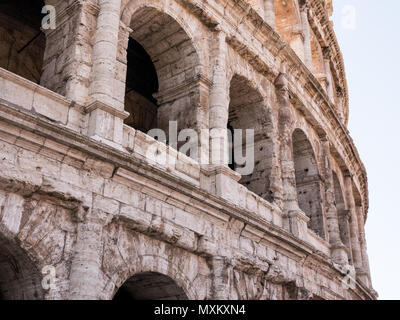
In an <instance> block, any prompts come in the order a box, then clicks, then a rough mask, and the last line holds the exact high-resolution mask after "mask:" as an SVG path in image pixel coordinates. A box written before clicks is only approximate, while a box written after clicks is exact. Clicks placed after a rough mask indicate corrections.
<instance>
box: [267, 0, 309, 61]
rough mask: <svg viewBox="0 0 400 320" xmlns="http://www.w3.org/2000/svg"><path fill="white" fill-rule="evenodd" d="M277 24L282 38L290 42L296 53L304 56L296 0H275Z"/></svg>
mask: <svg viewBox="0 0 400 320" xmlns="http://www.w3.org/2000/svg"><path fill="white" fill-rule="evenodd" d="M274 8H275V25H276V30H277V31H278V33H279V34H280V35H281V37H282V39H283V40H284V41H286V42H287V43H289V44H290V46H291V47H292V49H293V50H294V51H295V52H296V54H297V55H298V56H299V57H300V58H302V57H303V56H304V49H303V46H304V43H303V36H302V32H301V18H300V11H299V8H298V4H297V2H296V1H295V0H275V2H274Z"/></svg>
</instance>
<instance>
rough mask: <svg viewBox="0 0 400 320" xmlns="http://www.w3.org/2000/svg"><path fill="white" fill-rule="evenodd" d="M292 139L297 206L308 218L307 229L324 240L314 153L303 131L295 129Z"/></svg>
mask: <svg viewBox="0 0 400 320" xmlns="http://www.w3.org/2000/svg"><path fill="white" fill-rule="evenodd" d="M292 139H293V157H294V159H293V160H294V166H295V175H296V188H297V192H298V201H299V206H300V208H301V210H303V212H304V213H305V214H306V215H307V216H308V217H309V218H310V222H309V224H308V227H309V228H310V229H311V230H313V231H314V232H315V233H316V234H318V235H319V236H320V237H321V238H323V239H325V228H324V217H323V210H322V195H321V190H322V184H321V183H322V182H321V179H320V176H319V173H318V167H317V161H316V158H315V153H314V150H313V148H312V146H311V143H310V142H309V140H308V138H307V136H306V135H305V134H304V132H303V131H301V130H299V129H296V130H295V131H294V132H293V138H292Z"/></svg>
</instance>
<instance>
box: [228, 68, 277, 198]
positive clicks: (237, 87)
mask: <svg viewBox="0 0 400 320" xmlns="http://www.w3.org/2000/svg"><path fill="white" fill-rule="evenodd" d="M229 97H230V103H229V117H228V129H229V130H231V131H232V130H235V129H240V130H243V132H242V139H243V143H245V142H246V140H245V137H246V133H245V131H244V130H246V129H253V130H254V170H253V172H252V173H251V174H248V175H242V178H241V180H240V183H241V184H242V185H244V186H246V187H247V188H248V189H249V190H250V191H253V192H254V193H256V194H258V195H259V196H260V197H262V198H264V199H266V200H268V201H271V200H272V192H271V191H270V175H271V169H272V157H273V143H272V139H271V136H270V135H269V134H270V133H271V132H272V129H271V127H272V121H271V117H270V115H269V113H268V112H267V107H266V103H265V98H264V97H263V96H262V94H261V93H260V90H258V88H256V87H255V86H254V83H252V82H251V81H249V80H248V79H247V78H245V77H243V76H241V75H238V74H234V75H233V76H232V78H231V80H230V88H229ZM244 150H245V148H243V152H245V151H244ZM246 156H247V155H246ZM231 160H232V161H230V162H231V164H230V167H231V169H233V170H235V169H237V164H235V162H237V161H236V160H237V159H234V156H233V152H231Z"/></svg>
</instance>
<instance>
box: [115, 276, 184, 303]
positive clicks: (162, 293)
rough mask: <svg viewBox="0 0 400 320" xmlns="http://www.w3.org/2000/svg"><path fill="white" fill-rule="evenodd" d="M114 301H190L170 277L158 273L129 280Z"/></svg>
mask: <svg viewBox="0 0 400 320" xmlns="http://www.w3.org/2000/svg"><path fill="white" fill-rule="evenodd" d="M113 300H116V301H127V300H188V297H187V295H186V293H185V292H184V291H183V289H182V288H181V287H179V286H178V285H177V283H176V282H175V281H174V280H173V279H171V278H170V277H168V276H166V275H163V274H161V273H156V272H144V273H140V274H136V275H134V276H133V277H131V278H130V279H128V280H127V281H126V282H125V283H124V284H123V285H122V286H121V287H120V288H119V289H118V291H117V293H116V294H115V296H114V299H113Z"/></svg>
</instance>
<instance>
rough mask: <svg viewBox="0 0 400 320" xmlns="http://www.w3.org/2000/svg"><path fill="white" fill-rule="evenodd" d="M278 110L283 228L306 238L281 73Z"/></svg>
mask: <svg viewBox="0 0 400 320" xmlns="http://www.w3.org/2000/svg"><path fill="white" fill-rule="evenodd" d="M275 87H276V90H275V92H276V96H277V102H278V108H279V111H278V112H279V115H278V126H279V129H278V130H279V138H280V141H279V143H280V145H279V156H280V162H281V171H282V190H283V194H282V200H283V211H284V213H285V215H286V216H285V220H284V227H285V228H286V230H288V231H290V232H292V233H293V234H294V235H296V236H297V237H299V238H304V239H305V238H306V237H307V223H308V222H309V220H310V219H309V218H308V217H307V216H306V215H305V214H304V213H303V212H302V210H301V209H300V207H299V204H298V199H297V188H296V175H295V168H294V162H293V151H292V148H293V143H292V127H293V115H292V110H291V107H290V102H289V90H288V81H287V78H286V74H285V73H284V72H282V73H281V74H280V75H279V76H278V78H277V79H276V80H275Z"/></svg>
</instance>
